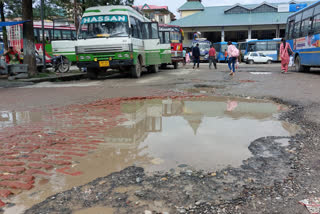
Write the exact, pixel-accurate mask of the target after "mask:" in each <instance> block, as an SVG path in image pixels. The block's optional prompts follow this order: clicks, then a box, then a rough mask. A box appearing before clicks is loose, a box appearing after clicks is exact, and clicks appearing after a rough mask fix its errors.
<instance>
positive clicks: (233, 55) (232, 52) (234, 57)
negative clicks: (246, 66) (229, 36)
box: [228, 41, 239, 76]
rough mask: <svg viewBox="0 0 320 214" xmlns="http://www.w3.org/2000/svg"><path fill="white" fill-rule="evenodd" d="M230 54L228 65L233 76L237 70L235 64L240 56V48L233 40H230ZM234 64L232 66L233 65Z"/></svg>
mask: <svg viewBox="0 0 320 214" xmlns="http://www.w3.org/2000/svg"><path fill="white" fill-rule="evenodd" d="M228 56H229V61H228V66H229V69H230V75H231V76H233V75H234V72H235V67H234V64H235V63H236V61H237V58H238V56H239V50H238V49H237V48H236V46H234V45H233V44H232V42H231V41H229V42H228ZM231 64H232V67H231Z"/></svg>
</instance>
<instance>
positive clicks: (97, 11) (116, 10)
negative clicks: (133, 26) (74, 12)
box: [82, 5, 150, 22]
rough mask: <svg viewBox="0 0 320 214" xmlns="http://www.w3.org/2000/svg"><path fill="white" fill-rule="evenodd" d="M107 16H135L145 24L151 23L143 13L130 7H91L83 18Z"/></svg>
mask: <svg viewBox="0 0 320 214" xmlns="http://www.w3.org/2000/svg"><path fill="white" fill-rule="evenodd" d="M105 14H114V15H127V16H129V15H131V16H132V15H134V16H135V17H136V18H139V19H140V20H143V21H145V22H150V20H149V19H147V18H146V17H144V16H143V15H142V14H141V13H139V12H138V11H136V10H135V9H133V8H132V7H130V6H122V5H117V6H96V7H89V8H87V9H86V10H85V11H84V13H83V16H82V17H87V16H99V15H105Z"/></svg>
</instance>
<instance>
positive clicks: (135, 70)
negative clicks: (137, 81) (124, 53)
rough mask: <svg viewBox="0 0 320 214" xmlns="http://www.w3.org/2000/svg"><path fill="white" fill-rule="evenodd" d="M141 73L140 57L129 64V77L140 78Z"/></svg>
mask: <svg viewBox="0 0 320 214" xmlns="http://www.w3.org/2000/svg"><path fill="white" fill-rule="evenodd" d="M141 73H142V66H141V62H140V59H139V58H138V59H137V64H135V65H132V66H131V77H133V78H140V77H141Z"/></svg>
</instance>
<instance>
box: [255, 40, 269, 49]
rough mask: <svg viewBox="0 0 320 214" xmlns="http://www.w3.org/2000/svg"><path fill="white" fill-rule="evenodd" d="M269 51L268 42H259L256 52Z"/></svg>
mask: <svg viewBox="0 0 320 214" xmlns="http://www.w3.org/2000/svg"><path fill="white" fill-rule="evenodd" d="M265 50H267V42H257V43H256V51H265Z"/></svg>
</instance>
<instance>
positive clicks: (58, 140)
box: [0, 64, 320, 213]
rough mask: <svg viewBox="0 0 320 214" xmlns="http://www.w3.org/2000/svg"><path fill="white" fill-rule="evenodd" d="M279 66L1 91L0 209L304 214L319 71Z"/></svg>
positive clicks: (311, 189)
mask: <svg viewBox="0 0 320 214" xmlns="http://www.w3.org/2000/svg"><path fill="white" fill-rule="evenodd" d="M278 67H279V65H277V64H275V65H271V66H270V65H252V66H251V65H250V66H249V65H242V66H241V67H240V70H239V72H238V73H237V75H236V76H235V77H233V78H230V77H229V76H228V75H227V72H226V71H227V69H226V66H225V65H223V64H220V65H219V69H218V70H208V69H207V68H205V65H203V68H201V69H200V70H193V69H191V67H190V66H186V67H183V68H180V69H178V70H173V69H167V70H164V71H162V72H160V73H158V74H146V75H144V76H143V77H142V78H141V79H138V80H136V79H129V78H127V77H125V76H122V75H118V76H113V77H112V78H106V79H102V80H99V81H88V80H82V81H75V82H62V83H40V84H35V85H31V86H26V87H21V88H5V89H4V88H3V89H0V96H1V102H0V116H1V117H0V133H1V134H0V141H1V157H2V161H1V162H0V170H1V175H0V179H1V181H0V188H1V189H0V197H1V200H2V201H3V202H4V203H3V208H2V209H3V212H4V213H23V212H26V213H144V212H145V213H148V211H150V212H152V211H154V213H161V212H162V213H165V212H168V213H205V212H206V213H257V212H258V213H273V212H279V213H307V211H306V209H305V208H304V207H303V206H302V205H300V204H298V202H299V200H302V199H305V198H309V197H313V196H317V194H318V189H317V185H318V181H317V179H316V178H317V176H318V168H317V166H318V164H317V163H318V157H317V151H318V147H317V145H318V144H317V143H318V142H319V135H318V133H317V131H316V130H318V129H317V128H318V122H319V113H318V112H319V102H320V97H319V96H318V95H317V91H319V89H320V84H319V81H320V74H317V73H290V74H287V75H283V74H280V73H279V72H278V70H279V68H278ZM255 98H257V99H255ZM127 167H129V168H127ZM56 193H58V194H57V195H55V194H56Z"/></svg>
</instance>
